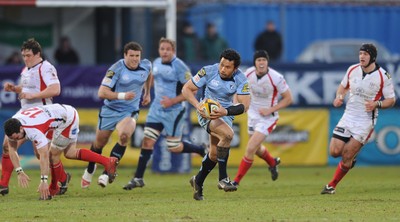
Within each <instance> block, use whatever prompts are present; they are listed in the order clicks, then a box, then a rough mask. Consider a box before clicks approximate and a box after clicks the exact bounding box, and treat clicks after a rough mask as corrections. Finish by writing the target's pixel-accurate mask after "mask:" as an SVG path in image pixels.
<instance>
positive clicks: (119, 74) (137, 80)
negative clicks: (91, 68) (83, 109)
mask: <svg viewBox="0 0 400 222" xmlns="http://www.w3.org/2000/svg"><path fill="white" fill-rule="evenodd" d="M150 73H151V62H150V61H149V60H147V59H143V60H142V61H140V63H139V66H138V67H137V68H136V69H135V70H131V69H129V68H128V67H127V66H126V65H125V62H124V59H120V60H119V61H118V62H116V63H114V65H112V66H111V67H110V68H109V69H108V71H107V73H106V76H105V77H104V79H103V81H102V82H101V85H103V86H107V87H110V88H111V90H112V91H113V92H134V93H135V98H133V99H132V100H108V99H105V100H104V105H106V106H108V107H109V108H110V109H113V110H116V111H118V112H122V111H129V112H133V111H137V110H139V102H140V99H141V97H142V90H143V86H144V84H145V82H146V80H147V78H148V77H149V75H150Z"/></svg>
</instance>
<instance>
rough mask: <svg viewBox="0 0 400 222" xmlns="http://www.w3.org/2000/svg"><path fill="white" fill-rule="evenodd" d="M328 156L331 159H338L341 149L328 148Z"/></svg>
mask: <svg viewBox="0 0 400 222" xmlns="http://www.w3.org/2000/svg"><path fill="white" fill-rule="evenodd" d="M329 154H330V155H331V156H332V157H335V158H336V157H339V156H341V155H342V151H341V149H339V148H337V147H335V146H330V147H329Z"/></svg>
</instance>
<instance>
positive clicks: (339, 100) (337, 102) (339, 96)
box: [333, 84, 349, 107]
mask: <svg viewBox="0 0 400 222" xmlns="http://www.w3.org/2000/svg"><path fill="white" fill-rule="evenodd" d="M348 91H349V90H348V89H346V88H345V87H344V86H343V85H342V84H339V87H338V89H337V90H336V97H335V99H334V100H333V106H334V107H340V106H341V105H342V104H343V100H344V97H345V96H346V93H347V92H348Z"/></svg>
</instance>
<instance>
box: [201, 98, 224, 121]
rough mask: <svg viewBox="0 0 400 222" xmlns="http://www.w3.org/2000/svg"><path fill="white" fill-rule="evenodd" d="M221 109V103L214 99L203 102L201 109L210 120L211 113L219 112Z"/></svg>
mask: <svg viewBox="0 0 400 222" xmlns="http://www.w3.org/2000/svg"><path fill="white" fill-rule="evenodd" d="M219 107H220V104H219V102H217V101H215V100H213V99H205V100H203V102H202V106H201V109H202V110H203V111H204V114H205V115H206V117H207V118H210V113H211V112H212V111H214V110H217V109H218V108H219Z"/></svg>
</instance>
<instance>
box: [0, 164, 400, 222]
mask: <svg viewBox="0 0 400 222" xmlns="http://www.w3.org/2000/svg"><path fill="white" fill-rule="evenodd" d="M67 170H68V171H69V172H70V173H71V174H72V180H71V183H70V186H69V189H68V192H67V193H66V194H65V195H62V196H56V197H55V198H54V199H53V200H50V201H39V200H38V197H39V195H38V193H36V190H37V186H38V182H39V178H40V176H39V174H40V173H39V170H26V172H27V173H28V175H29V176H30V178H31V183H30V187H29V188H28V189H22V188H20V187H18V186H17V180H16V175H15V173H14V174H13V177H12V181H11V183H10V193H9V194H8V195H6V196H0V209H1V212H0V215H1V216H0V220H1V221H144V222H145V221H146V222H147V221H176V222H179V221H191V222H192V221H193V222H194V221H400V189H399V188H400V172H399V167H394V166H390V167H355V168H354V169H352V170H351V171H350V172H349V173H348V174H347V176H346V177H345V178H344V179H343V180H342V182H341V183H340V184H339V185H338V187H337V192H336V194H334V195H321V194H320V191H321V190H322V188H323V186H324V185H325V184H326V183H327V182H328V181H329V180H330V179H331V177H332V175H333V173H334V171H335V168H333V167H281V168H280V171H279V172H280V176H279V179H278V180H277V181H274V182H273V181H272V180H271V178H270V174H269V172H268V170H267V167H265V168H262V167H254V168H251V169H250V171H249V172H248V174H247V175H246V177H245V178H244V179H243V180H242V182H241V185H240V186H239V189H238V191H237V192H231V193H225V192H223V191H221V190H218V188H217V179H218V168H217V167H216V168H215V169H214V170H213V172H211V174H210V175H209V177H208V178H207V180H206V182H205V185H204V196H205V200H204V201H195V200H193V198H192V189H191V187H190V184H189V179H190V177H191V176H192V175H193V174H195V173H196V172H197V170H198V169H197V168H193V170H192V173H191V174H164V175H159V174H154V173H152V172H151V171H150V169H148V170H147V172H146V175H145V182H146V186H145V187H143V188H137V189H134V190H131V191H125V190H123V189H122V187H123V186H124V185H125V184H126V183H127V182H128V181H129V179H130V178H131V175H132V172H133V169H130V168H121V169H119V171H118V177H117V179H116V181H115V182H114V183H113V184H110V185H109V186H108V187H106V188H104V189H103V188H101V187H99V186H98V185H97V184H92V185H91V187H90V188H89V189H86V190H83V189H81V188H80V177H81V176H82V173H83V169H80V168H79V169H77V168H74V169H67ZM235 173H236V168H229V174H230V176H231V177H232V178H233V177H234V174H235ZM98 175H99V171H98V172H96V175H95V177H94V179H95V180H97V177H98Z"/></svg>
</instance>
